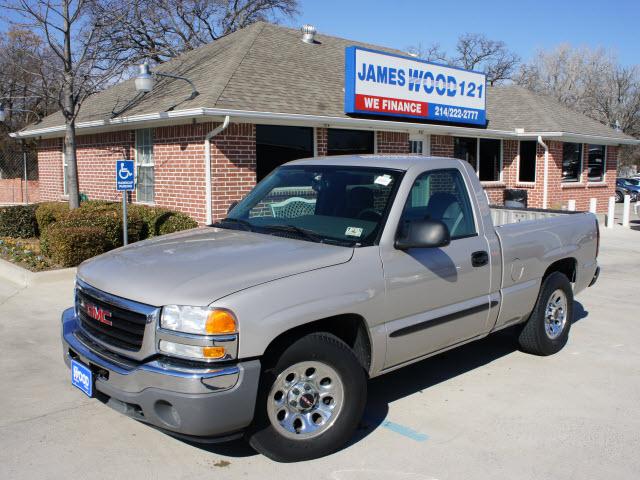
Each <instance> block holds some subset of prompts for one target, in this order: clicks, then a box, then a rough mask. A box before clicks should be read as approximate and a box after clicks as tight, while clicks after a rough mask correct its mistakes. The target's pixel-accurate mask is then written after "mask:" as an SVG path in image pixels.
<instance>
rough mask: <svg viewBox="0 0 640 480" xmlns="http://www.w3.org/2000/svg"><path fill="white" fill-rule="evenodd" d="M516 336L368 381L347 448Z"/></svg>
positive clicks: (235, 451) (229, 446)
mask: <svg viewBox="0 0 640 480" xmlns="http://www.w3.org/2000/svg"><path fill="white" fill-rule="evenodd" d="M588 315H589V312H588V311H586V310H585V309H584V306H583V305H582V304H581V303H580V302H577V301H574V318H573V323H577V322H579V321H580V320H583V319H584V318H586V317H587V316H588ZM517 335H518V326H515V327H511V328H507V329H505V330H502V331H500V332H497V333H494V334H492V335H489V336H488V337H485V338H483V339H482V340H478V341H475V342H471V343H468V344H466V345H463V346H461V347H458V348H454V349H452V350H449V351H447V352H444V353H441V354H438V355H435V356H433V357H430V358H427V359H425V360H422V361H420V362H417V363H414V364H412V365H409V366H406V367H404V368H401V369H399V370H396V371H394V372H390V373H387V374H385V375H383V376H381V377H377V378H374V379H372V380H370V381H369V385H368V389H369V392H368V401H367V406H366V408H365V413H364V417H363V420H362V422H361V424H360V426H359V427H358V430H357V431H356V434H355V435H354V437H353V438H352V439H351V441H350V442H349V444H348V445H347V446H349V445H352V444H354V443H357V442H359V441H360V440H362V439H364V438H365V437H366V436H367V435H369V434H370V433H371V432H373V431H374V430H375V429H377V428H378V427H379V426H381V425H382V424H383V423H384V422H385V420H386V417H387V414H388V412H389V404H390V403H393V402H395V401H396V400H399V399H401V398H404V397H406V396H409V395H412V394H414V393H416V392H421V391H423V390H426V389H427V388H429V387H432V386H434V385H437V384H439V383H441V382H445V381H447V380H449V379H451V378H454V377H457V376H458V375H462V374H464V373H466V372H469V371H471V370H474V369H476V368H479V367H482V366H484V365H487V364H489V363H491V362H493V361H494V360H497V359H499V358H502V357H504V356H505V355H509V354H510V353H513V352H515V351H516V350H517V349H518V343H517ZM186 443H188V444H189V445H193V446H194V447H197V448H200V449H202V450H206V451H208V452H211V453H215V454H219V455H225V456H228V457H236V458H241V457H248V456H252V455H256V452H255V451H254V450H253V449H252V448H251V447H249V446H248V445H247V444H246V443H244V442H243V441H242V440H235V441H233V442H229V443H216V444H198V443H192V442H186Z"/></svg>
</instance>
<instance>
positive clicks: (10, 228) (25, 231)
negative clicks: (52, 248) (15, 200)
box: [0, 205, 38, 238]
mask: <svg viewBox="0 0 640 480" xmlns="http://www.w3.org/2000/svg"><path fill="white" fill-rule="evenodd" d="M37 236H38V222H37V220H36V206H35V205H13V206H11V207H2V208H0V237H13V238H32V237H37Z"/></svg>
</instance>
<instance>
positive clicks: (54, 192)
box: [38, 138, 62, 201]
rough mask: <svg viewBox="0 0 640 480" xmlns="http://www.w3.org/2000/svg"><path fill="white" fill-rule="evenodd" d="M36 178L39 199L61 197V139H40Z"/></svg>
mask: <svg viewBox="0 0 640 480" xmlns="http://www.w3.org/2000/svg"><path fill="white" fill-rule="evenodd" d="M38 178H39V190H40V200H41V201H47V200H60V199H61V197H62V139H60V138H52V139H47V140H41V141H40V143H39V145H38Z"/></svg>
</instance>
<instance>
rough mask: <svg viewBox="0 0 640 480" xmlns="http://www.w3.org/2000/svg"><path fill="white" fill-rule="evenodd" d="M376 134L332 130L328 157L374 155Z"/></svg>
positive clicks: (329, 137) (328, 135) (329, 136)
mask: <svg viewBox="0 0 640 480" xmlns="http://www.w3.org/2000/svg"><path fill="white" fill-rule="evenodd" d="M373 135H374V132H371V131H365V130H343V129H338V128H330V129H329V131H328V133H327V137H328V138H327V155H362V154H364V153H374V137H373Z"/></svg>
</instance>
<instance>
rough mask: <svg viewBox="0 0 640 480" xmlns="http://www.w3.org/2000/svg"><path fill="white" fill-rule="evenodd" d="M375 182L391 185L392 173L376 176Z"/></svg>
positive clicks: (384, 185)
mask: <svg viewBox="0 0 640 480" xmlns="http://www.w3.org/2000/svg"><path fill="white" fill-rule="evenodd" d="M373 183H376V184H378V185H382V186H383V187H386V186H387V185H389V184H390V183H391V175H386V174H385V175H379V176H378V177H376V179H375V180H374V181H373Z"/></svg>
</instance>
